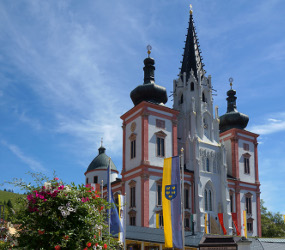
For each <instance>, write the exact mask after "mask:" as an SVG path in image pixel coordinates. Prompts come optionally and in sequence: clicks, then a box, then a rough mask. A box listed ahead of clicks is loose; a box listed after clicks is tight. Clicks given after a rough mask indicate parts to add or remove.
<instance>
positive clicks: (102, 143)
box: [101, 137, 103, 147]
mask: <svg viewBox="0 0 285 250" xmlns="http://www.w3.org/2000/svg"><path fill="white" fill-rule="evenodd" d="M101 147H103V137H101Z"/></svg>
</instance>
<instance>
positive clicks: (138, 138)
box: [125, 116, 142, 171]
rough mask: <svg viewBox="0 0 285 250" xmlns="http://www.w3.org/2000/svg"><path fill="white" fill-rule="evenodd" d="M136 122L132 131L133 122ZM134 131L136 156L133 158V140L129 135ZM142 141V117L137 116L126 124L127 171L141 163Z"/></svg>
mask: <svg viewBox="0 0 285 250" xmlns="http://www.w3.org/2000/svg"><path fill="white" fill-rule="evenodd" d="M134 122H135V123H136V129H135V130H134V132H132V131H131V125H132V124H133V123H134ZM132 133H134V134H136V157H135V158H133V159H131V141H130V139H129V137H130V136H131V134H132ZM141 142H142V120H141V117H140V116H139V117H137V118H136V119H134V120H133V121H132V122H130V123H128V124H127V125H126V149H125V150H126V155H125V161H126V162H125V164H126V166H125V167H126V171H128V170H130V169H132V168H134V167H137V166H139V165H140V163H141V152H142V150H141V146H142V145H141Z"/></svg>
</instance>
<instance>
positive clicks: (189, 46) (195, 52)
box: [180, 6, 204, 81]
mask: <svg viewBox="0 0 285 250" xmlns="http://www.w3.org/2000/svg"><path fill="white" fill-rule="evenodd" d="M190 7H191V6H190ZM199 46H200V45H199V42H198V37H197V34H196V29H195V26H194V20H193V11H192V9H191V10H190V21H189V27H188V33H187V38H186V43H185V48H184V54H183V60H182V66H181V70H180V75H181V78H182V76H183V73H184V72H186V81H187V80H188V79H189V76H190V72H191V69H192V70H193V71H194V75H195V77H196V78H197V76H198V72H199V71H201V74H204V70H203V66H204V64H203V63H202V57H201V51H200V49H199Z"/></svg>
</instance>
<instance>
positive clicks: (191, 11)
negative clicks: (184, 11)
mask: <svg viewBox="0 0 285 250" xmlns="http://www.w3.org/2000/svg"><path fill="white" fill-rule="evenodd" d="M189 7H190V14H191V15H192V14H193V10H192V4H190V5H189Z"/></svg>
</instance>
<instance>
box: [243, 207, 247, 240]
mask: <svg viewBox="0 0 285 250" xmlns="http://www.w3.org/2000/svg"><path fill="white" fill-rule="evenodd" d="M243 230H244V231H243V232H244V237H245V238H247V220H246V211H245V210H243Z"/></svg>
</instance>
